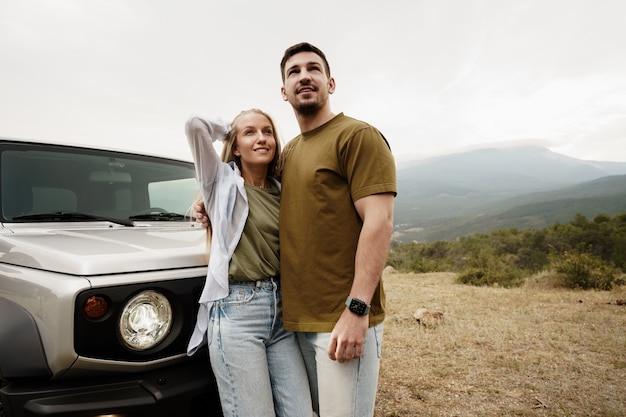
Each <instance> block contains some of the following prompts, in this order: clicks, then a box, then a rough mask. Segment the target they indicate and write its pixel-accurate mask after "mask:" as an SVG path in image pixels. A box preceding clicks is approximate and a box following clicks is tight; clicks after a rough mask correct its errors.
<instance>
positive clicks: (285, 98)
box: [280, 87, 287, 101]
mask: <svg viewBox="0 0 626 417" xmlns="http://www.w3.org/2000/svg"><path fill="white" fill-rule="evenodd" d="M280 95H281V96H283V101H287V92H286V91H285V87H280Z"/></svg>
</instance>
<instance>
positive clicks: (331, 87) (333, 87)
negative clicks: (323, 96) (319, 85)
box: [328, 77, 337, 94]
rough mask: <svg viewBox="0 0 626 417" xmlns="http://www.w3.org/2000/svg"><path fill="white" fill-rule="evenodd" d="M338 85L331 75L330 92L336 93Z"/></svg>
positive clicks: (329, 81)
mask: <svg viewBox="0 0 626 417" xmlns="http://www.w3.org/2000/svg"><path fill="white" fill-rule="evenodd" d="M336 87H337V86H336V85H335V79H334V78H333V77H330V78H329V79H328V94H332V93H334V92H335V88H336Z"/></svg>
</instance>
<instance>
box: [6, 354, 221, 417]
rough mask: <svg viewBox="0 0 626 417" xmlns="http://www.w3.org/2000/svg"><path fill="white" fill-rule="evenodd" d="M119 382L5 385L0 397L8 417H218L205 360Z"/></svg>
mask: <svg viewBox="0 0 626 417" xmlns="http://www.w3.org/2000/svg"><path fill="white" fill-rule="evenodd" d="M198 356H200V358H197V359H194V360H192V361H188V362H185V363H183V364H178V365H174V366H170V367H167V368H163V369H157V370H154V371H150V372H146V373H141V374H129V375H127V376H124V377H115V378H98V379H84V380H83V379H81V380H74V381H46V382H8V383H6V384H5V385H4V386H3V387H2V388H1V389H0V397H1V400H2V403H3V404H4V407H5V410H6V412H7V414H8V416H12V417H39V416H63V417H100V416H109V417H113V416H117V417H144V416H151V417H161V416H162V417H171V416H177V417H196V416H198V417H199V416H203V417H221V416H222V410H221V406H220V402H219V396H218V394H217V388H216V386H215V380H214V377H213V374H212V372H211V369H210V366H209V364H208V360H207V358H206V357H202V355H198Z"/></svg>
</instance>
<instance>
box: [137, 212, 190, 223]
mask: <svg viewBox="0 0 626 417" xmlns="http://www.w3.org/2000/svg"><path fill="white" fill-rule="evenodd" d="M129 219H130V220H155V221H175V220H185V219H189V217H187V216H185V215H183V214H178V213H164V212H156V211H155V212H152V213H144V214H137V215H135V216H130V217H129Z"/></svg>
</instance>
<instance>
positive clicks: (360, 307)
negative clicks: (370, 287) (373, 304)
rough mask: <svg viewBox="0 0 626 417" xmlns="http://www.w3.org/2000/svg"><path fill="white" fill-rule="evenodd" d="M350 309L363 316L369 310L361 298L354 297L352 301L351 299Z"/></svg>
mask: <svg viewBox="0 0 626 417" xmlns="http://www.w3.org/2000/svg"><path fill="white" fill-rule="evenodd" d="M348 309H349V310H350V311H352V312H353V313H354V314H358V315H359V316H362V315H364V314H365V313H366V311H367V304H365V303H364V302H363V301H361V300H355V299H354V298H353V299H352V301H350V306H349V307H348Z"/></svg>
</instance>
